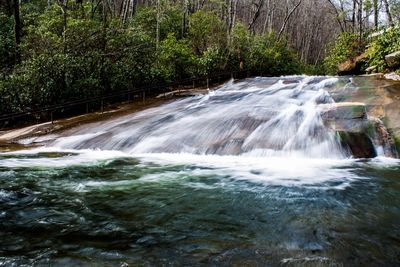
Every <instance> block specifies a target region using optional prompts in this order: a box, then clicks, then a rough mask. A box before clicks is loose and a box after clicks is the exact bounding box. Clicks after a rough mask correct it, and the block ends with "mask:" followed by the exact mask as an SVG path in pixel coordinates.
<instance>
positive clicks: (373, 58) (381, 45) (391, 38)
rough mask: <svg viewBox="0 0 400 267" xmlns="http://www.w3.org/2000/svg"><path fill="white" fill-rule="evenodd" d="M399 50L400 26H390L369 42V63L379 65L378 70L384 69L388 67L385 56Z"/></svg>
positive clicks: (367, 51)
mask: <svg viewBox="0 0 400 267" xmlns="http://www.w3.org/2000/svg"><path fill="white" fill-rule="evenodd" d="M398 50H400V28H398V27H397V28H390V29H388V30H387V31H385V32H384V33H383V34H381V35H379V36H377V37H375V38H374V39H373V40H372V41H371V43H370V44H369V46H368V48H367V50H366V53H367V56H368V64H369V65H370V66H377V70H378V71H384V70H385V69H386V68H387V64H386V61H385V56H386V55H388V54H390V53H393V52H396V51H398Z"/></svg>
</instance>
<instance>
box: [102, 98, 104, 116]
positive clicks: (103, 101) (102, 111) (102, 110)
mask: <svg viewBox="0 0 400 267" xmlns="http://www.w3.org/2000/svg"><path fill="white" fill-rule="evenodd" d="M103 102H104V101H103V99H101V113H103V112H104V103H103Z"/></svg>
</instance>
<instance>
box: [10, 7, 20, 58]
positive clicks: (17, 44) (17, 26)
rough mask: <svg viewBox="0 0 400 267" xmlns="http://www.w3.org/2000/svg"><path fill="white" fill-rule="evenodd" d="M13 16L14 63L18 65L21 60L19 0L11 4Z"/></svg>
mask: <svg viewBox="0 0 400 267" xmlns="http://www.w3.org/2000/svg"><path fill="white" fill-rule="evenodd" d="M12 10H13V16H14V45H15V62H16V63H19V62H20V60H21V51H20V44H21V17H20V13H19V0H13V4H12Z"/></svg>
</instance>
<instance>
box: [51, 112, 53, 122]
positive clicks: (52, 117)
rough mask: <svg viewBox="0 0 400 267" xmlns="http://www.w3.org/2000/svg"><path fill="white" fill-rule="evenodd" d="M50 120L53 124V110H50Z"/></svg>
mask: <svg viewBox="0 0 400 267" xmlns="http://www.w3.org/2000/svg"><path fill="white" fill-rule="evenodd" d="M50 120H51V124H53V111H51V112H50Z"/></svg>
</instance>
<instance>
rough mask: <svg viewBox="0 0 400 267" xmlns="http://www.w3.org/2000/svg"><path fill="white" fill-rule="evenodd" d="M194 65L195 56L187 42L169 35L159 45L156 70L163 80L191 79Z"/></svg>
mask: <svg viewBox="0 0 400 267" xmlns="http://www.w3.org/2000/svg"><path fill="white" fill-rule="evenodd" d="M194 63H195V55H194V53H193V50H192V48H191V45H190V42H189V41H188V40H186V39H181V40H177V39H176V38H175V36H174V35H173V34H172V33H171V34H169V35H168V37H167V38H166V39H165V40H163V41H162V42H161V43H160V50H159V54H158V64H157V65H156V68H157V69H158V70H159V74H160V76H161V77H160V78H162V79H163V80H165V81H168V82H172V81H175V80H181V79H184V78H188V77H191V76H192V75H193V73H194Z"/></svg>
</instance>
